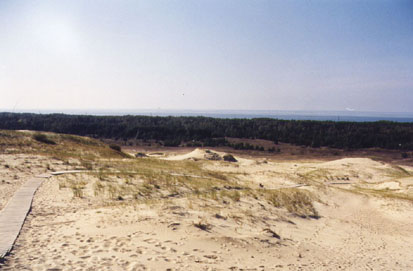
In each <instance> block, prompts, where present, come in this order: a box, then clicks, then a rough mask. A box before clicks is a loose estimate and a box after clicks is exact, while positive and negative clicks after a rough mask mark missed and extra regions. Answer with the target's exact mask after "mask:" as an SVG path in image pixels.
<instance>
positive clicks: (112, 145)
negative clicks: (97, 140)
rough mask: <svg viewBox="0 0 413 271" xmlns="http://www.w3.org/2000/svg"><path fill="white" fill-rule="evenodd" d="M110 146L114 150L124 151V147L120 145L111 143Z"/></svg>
mask: <svg viewBox="0 0 413 271" xmlns="http://www.w3.org/2000/svg"><path fill="white" fill-rule="evenodd" d="M109 147H110V148H111V149H112V150H115V151H118V152H120V151H122V148H121V147H120V146H119V145H115V144H111V145H109Z"/></svg>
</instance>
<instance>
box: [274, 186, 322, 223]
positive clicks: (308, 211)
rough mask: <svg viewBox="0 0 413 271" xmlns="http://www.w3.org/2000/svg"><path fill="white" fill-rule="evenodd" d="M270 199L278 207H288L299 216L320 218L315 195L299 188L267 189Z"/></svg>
mask: <svg viewBox="0 0 413 271" xmlns="http://www.w3.org/2000/svg"><path fill="white" fill-rule="evenodd" d="M266 195H267V199H268V201H269V202H270V203H271V204H272V205H274V206H275V207H277V208H286V209H287V210H288V211H289V212H290V213H292V214H294V215H297V216H299V217H304V218H305V217H311V218H319V214H318V212H317V210H316V209H315V208H314V205H313V201H314V195H312V194H311V193H310V192H309V191H306V190H302V189H298V188H287V189H279V190H267V191H266Z"/></svg>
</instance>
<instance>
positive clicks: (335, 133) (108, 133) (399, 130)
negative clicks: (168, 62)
mask: <svg viewBox="0 0 413 271" xmlns="http://www.w3.org/2000/svg"><path fill="white" fill-rule="evenodd" d="M0 129H10V130H36V131H49V132H56V133H65V134H75V135H81V136H89V137H94V138H102V139H115V140H125V141H126V140H129V139H142V140H157V141H160V142H162V143H163V144H164V145H166V146H178V145H180V144H183V143H188V142H189V144H193V145H197V144H202V145H204V146H224V145H227V146H228V145H229V143H228V141H227V140H226V138H228V137H231V138H248V139H265V140H271V141H273V142H275V143H276V144H277V143H278V142H284V143H291V144H294V145H301V146H310V147H316V148H317V147H323V146H325V147H332V148H339V149H360V148H373V147H377V148H384V149H398V150H413V123H399V122H388V121H378V122H334V121H302V120H300V121H298V120H279V119H270V118H256V119H220V118H209V117H152V116H130V115H129V116H91V115H66V114H32V113H0ZM229 146H231V145H229ZM231 147H237V146H231ZM238 148H240V146H238Z"/></svg>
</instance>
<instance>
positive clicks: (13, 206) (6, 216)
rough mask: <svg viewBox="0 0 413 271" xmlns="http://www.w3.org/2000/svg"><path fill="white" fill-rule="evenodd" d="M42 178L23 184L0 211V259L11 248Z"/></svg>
mask: <svg viewBox="0 0 413 271" xmlns="http://www.w3.org/2000/svg"><path fill="white" fill-rule="evenodd" d="M43 180H44V178H41V177H38V178H32V179H29V180H28V181H27V182H26V183H25V184H23V185H22V186H21V187H20V189H19V190H17V192H16V193H15V194H14V195H13V197H12V198H11V199H10V200H9V202H8V203H7V205H6V207H4V208H3V210H1V211H0V260H1V259H3V258H4V257H5V256H6V255H7V254H8V253H9V252H10V251H11V249H12V248H13V245H14V242H15V241H16V239H17V237H18V236H19V233H20V230H21V228H22V226H23V223H24V220H25V219H26V216H27V214H28V213H29V211H30V208H31V205H32V200H33V196H34V193H35V192H36V190H37V188H38V187H39V186H40V185H41V184H42V182H43Z"/></svg>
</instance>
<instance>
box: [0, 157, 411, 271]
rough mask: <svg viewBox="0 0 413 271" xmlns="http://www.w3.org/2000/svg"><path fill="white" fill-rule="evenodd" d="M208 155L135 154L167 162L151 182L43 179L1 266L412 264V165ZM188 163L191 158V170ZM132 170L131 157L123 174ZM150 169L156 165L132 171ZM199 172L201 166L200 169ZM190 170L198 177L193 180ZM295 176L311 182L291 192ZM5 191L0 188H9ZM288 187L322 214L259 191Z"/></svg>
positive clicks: (206, 267) (358, 266)
mask: <svg viewBox="0 0 413 271" xmlns="http://www.w3.org/2000/svg"><path fill="white" fill-rule="evenodd" d="M211 151H212V152H214V153H217V154H218V155H220V156H223V155H224V153H221V152H218V151H214V150H211ZM205 154H206V151H205V150H202V149H196V150H194V151H192V152H190V153H188V154H185V155H177V156H169V157H166V158H159V160H150V159H153V158H150V159H149V158H148V159H149V160H148V159H146V158H145V159H144V160H137V161H138V162H136V163H148V165H153V167H162V170H161V171H160V172H162V174H163V175H161V174H160V173H159V174H158V173H156V172H152V173H150V175H148V176H151V178H152V181H150V180H147V179H145V176H146V175H139V174H138V175H130V176H129V175H127V174H130V173H127V174H126V175H119V176H123V177H120V178H118V177H116V174H115V175H114V176H112V175H108V176H107V177H105V176H104V177H102V176H98V175H96V174H91V173H83V174H78V175H71V176H54V177H52V178H50V179H48V180H46V181H45V182H44V183H43V185H42V186H41V187H40V189H39V190H38V193H37V195H36V197H35V199H34V202H33V208H32V212H31V213H30V215H29V216H28V218H27V222H26V224H25V226H24V228H23V232H22V233H21V235H20V237H19V238H18V241H17V244H16V247H15V249H14V250H13V251H12V254H11V255H10V256H9V257H8V259H7V261H6V262H5V263H4V264H3V266H2V269H4V270H25V269H30V270H411V269H412V268H413V258H412V257H411V247H412V246H413V209H412V208H411V207H412V206H411V202H412V201H411V200H410V198H409V197H410V196H411V194H410V193H411V192H412V191H411V189H410V186H411V184H412V182H413V181H412V177H409V176H408V175H409V174H412V173H413V172H412V171H411V168H409V167H397V166H394V165H390V164H385V163H382V162H377V161H374V160H371V159H368V158H344V159H338V160H335V161H330V162H322V161H309V160H306V161H300V160H296V161H285V162H280V161H271V160H268V159H267V160H266V161H264V160H263V159H253V158H248V159H245V158H242V157H236V159H237V160H238V161H239V162H237V163H229V162H225V161H222V160H221V161H210V160H208V159H205ZM194 158H195V159H194ZM3 159H5V158H3ZM163 159H167V160H163ZM188 159H189V160H190V161H188ZM193 160H195V161H193ZM104 161H105V162H104V163H105V165H107V164H108V163H109V162H110V161H111V163H112V164H116V163H125V161H127V160H107V159H106V160H104ZM157 161H165V162H166V163H167V162H168V161H171V162H173V163H172V164H171V166H170V167H169V168H165V165H169V164H164V162H162V163H160V162H159V163H158V162H157ZM179 161H183V162H185V163H182V164H181V163H180V162H179ZM96 163H98V162H96ZM176 163H178V164H176ZM187 163H192V164H189V165H192V166H189V168H188V169H187V168H186V167H188V164H187ZM184 166H185V167H184ZM130 167H131V166H130V165H129V164H128V170H129V171H128V172H131V168H130ZM179 167H182V168H179ZM192 167H193V168H192ZM198 167H199V169H197V168H198ZM146 168H149V166H145V167H142V168H141V169H138V170H137V172H142V170H144V169H146ZM194 169H197V170H198V171H197V172H193V170H194ZM185 170H188V172H189V173H191V174H193V175H194V177H188V176H189V175H190V174H189V173H185V172H186V171H185ZM1 174H2V176H3V177H4V176H9V175H5V174H10V172H9V171H5V170H3V171H2V173H1ZM174 174H175V175H174ZM208 174H210V175H208ZM214 174H215V175H216V176H215V175H214ZM195 175H196V176H197V177H196V178H195ZM111 176H112V177H111ZM162 176H164V177H165V176H170V177H168V178H169V179H170V180H172V181H173V182H177V181H180V182H182V184H185V182H199V185H200V187H204V186H202V185H203V184H202V182H211V178H215V179H214V180H216V183H214V184H213V185H215V186H218V185H219V184H222V186H221V187H218V188H217V189H218V190H217V194H216V195H214V194H201V195H198V196H196V195H195V194H194V196H188V194H185V193H188V188H186V190H185V189H183V190H179V189H178V190H176V192H175V194H174V193H172V192H168V191H167V190H165V189H166V188H164V186H165V185H167V184H168V183H165V182H164V181H161V180H162V178H164V177H162ZM213 176H215V177H213ZM216 178H222V179H216ZM156 180H158V182H155V183H154V181H156ZM218 181H219V182H218ZM80 183H81V184H82V185H83V186H82V196H81V197H75V196H74V193H75V192H74V191H75V188H73V187H72V188H70V186H69V184H80ZM226 183H228V184H226ZM337 183H343V184H337ZM97 184H102V185H106V187H108V188H109V187H112V186H113V187H114V186H115V184H118V186H119V187H130V188H128V189H131V188H132V187H133V186H139V187H141V186H142V185H146V186H147V185H149V184H150V185H151V187H152V188H151V189H154V191H152V194H151V196H150V197H146V196H145V197H144V196H142V198H141V199H140V200H139V199H138V200H136V199H135V198H134V197H133V196H131V195H130V194H128V193H129V192H128V191H130V190H125V191H123V190H119V191H118V192H119V193H121V192H122V191H123V192H122V193H124V194H119V195H122V199H119V198H118V197H117V196H116V197H110V196H109V194H107V193H108V191H109V190H107V191H106V192H105V193H103V192H102V193H101V194H97V193H96V192H97V191H98V190H96V189H97V188H96V187H97ZM16 185H17V184H16ZM126 185H127V186H126ZM298 185H305V186H300V187H297V188H294V189H293V190H291V189H292V188H291V187H294V186H298ZM156 186H160V188H156ZM144 187H145V186H144ZM0 188H2V190H3V192H2V193H4V194H7V193H11V192H10V191H9V190H7V191H6V190H5V189H3V186H0ZM283 188H284V189H285V191H286V193H296V191H303V193H304V192H305V193H307V192H309V193H310V192H311V193H312V195H314V197H315V198H314V199H313V200H314V201H313V205H314V208H315V209H316V210H317V212H318V214H319V216H320V217H319V218H318V219H313V218H309V217H306V218H303V217H300V216H298V215H296V214H294V213H292V212H291V210H289V209H288V208H286V207H285V206H284V207H283V206H279V207H277V205H274V204H273V203H271V202H270V201H269V200H266V199H267V198H266V197H263V196H261V195H260V193H272V192H271V191H273V190H274V191H284V190H283ZM119 189H120V188H119ZM125 189H126V188H125ZM145 189H148V188H145ZM174 189H176V188H174ZM200 189H201V188H200ZM237 189H239V190H237ZM249 189H250V190H249ZM280 189H281V190H280ZM172 190H173V189H172ZM139 191H141V192H139V193H143V192H144V191H146V190H139ZM173 191H175V190H173ZM237 191H239V192H237ZM211 193H212V192H211ZM237 193H238V194H237ZM395 194H396V196H395ZM137 195H138V197H139V194H137ZM184 195H186V196H184ZM269 195H270V194H269ZM286 195H287V194H286ZM400 195H402V196H400ZM238 196H239V198H238ZM280 200H281V198H280Z"/></svg>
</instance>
